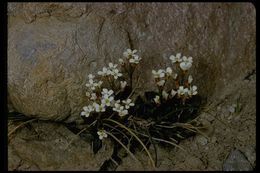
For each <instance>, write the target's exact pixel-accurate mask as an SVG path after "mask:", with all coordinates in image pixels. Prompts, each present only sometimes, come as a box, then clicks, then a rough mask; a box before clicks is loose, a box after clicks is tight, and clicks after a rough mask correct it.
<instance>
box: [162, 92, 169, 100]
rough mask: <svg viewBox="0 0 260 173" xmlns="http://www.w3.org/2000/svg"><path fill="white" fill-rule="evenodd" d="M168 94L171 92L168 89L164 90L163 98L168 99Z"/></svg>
mask: <svg viewBox="0 0 260 173" xmlns="http://www.w3.org/2000/svg"><path fill="white" fill-rule="evenodd" d="M168 96H169V94H168V93H167V92H166V91H163V92H162V97H163V99H165V100H167V99H168Z"/></svg>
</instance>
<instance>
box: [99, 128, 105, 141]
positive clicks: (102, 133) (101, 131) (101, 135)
mask: <svg viewBox="0 0 260 173" xmlns="http://www.w3.org/2000/svg"><path fill="white" fill-rule="evenodd" d="M97 134H98V136H99V139H100V140H102V139H103V138H107V132H106V131H105V130H99V131H98V132H97Z"/></svg>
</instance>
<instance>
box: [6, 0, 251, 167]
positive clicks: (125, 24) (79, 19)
mask: <svg viewBox="0 0 260 173" xmlns="http://www.w3.org/2000/svg"><path fill="white" fill-rule="evenodd" d="M255 43H256V13H255V8H254V6H253V5H252V4H250V3H9V4H8V106H9V109H10V110H15V111H17V112H20V113H23V114H25V115H27V116H30V117H37V118H39V119H43V120H52V121H65V122H67V123H68V122H75V121H76V122H80V121H81V118H80V112H81V109H82V107H83V106H84V105H85V104H86V100H85V97H84V96H85V83H86V80H87V75H88V74H89V73H96V72H97V69H100V68H102V67H103V66H104V65H105V64H107V63H108V62H110V61H111V62H115V63H116V62H117V60H118V58H120V57H122V53H123V51H124V50H125V49H127V48H134V49H138V50H140V51H139V55H140V56H141V57H142V58H143V59H142V61H141V64H140V65H141V66H143V67H145V68H141V69H139V71H138V72H137V73H138V74H140V75H141V76H142V81H141V82H142V88H141V89H140V91H141V90H143V91H144V90H145V91H146V90H153V89H154V86H153V85H152V83H151V82H152V80H151V79H152V75H151V70H152V69H154V68H156V69H158V68H160V67H165V66H166V65H170V61H169V60H168V57H169V56H170V55H171V54H176V53H178V52H181V53H183V54H184V55H187V56H192V57H193V60H194V63H193V67H192V70H191V73H192V74H193V78H194V83H195V84H196V85H197V86H198V89H199V93H200V95H201V96H203V97H204V98H205V101H206V102H207V103H206V106H205V107H206V109H205V111H204V112H201V115H200V117H199V118H200V119H201V121H202V122H203V123H204V124H206V125H208V127H209V132H208V136H209V139H206V138H204V137H202V136H196V137H194V138H190V139H188V140H185V141H183V142H182V143H181V145H182V146H183V147H185V148H186V149H187V150H188V152H187V153H183V152H182V151H179V150H178V149H177V148H175V149H172V150H170V151H168V150H167V149H164V148H160V152H159V156H158V157H159V158H158V159H159V167H158V170H222V169H224V170H239V169H247V170H251V169H253V167H254V165H255V143H256V140H255V122H256V121H255V116H256V111H255V108H256V102H255V99H256V87H255V66H256V63H255V62H256V56H255V48H256V45H255ZM233 104H236V105H239V106H240V107H242V109H241V110H238V109H236V108H235V107H234V105H233ZM232 107H233V108H232ZM31 124H32V126H33V127H34V129H35V130H36V132H37V133H36V134H37V135H36V136H38V137H35V134H34V133H33V132H32V130H29V129H26V128H23V129H22V130H20V131H18V132H17V133H16V134H15V136H14V137H13V138H12V139H10V141H9V146H8V153H9V155H8V167H9V170H98V169H99V167H100V165H102V163H103V162H104V160H105V159H107V158H108V157H109V156H110V154H109V153H111V147H109V146H110V145H109V143H108V144H107V145H105V146H104V147H103V148H102V150H101V151H100V152H99V153H98V154H97V155H95V156H94V155H93V154H92V153H91V149H90V148H91V146H90V144H89V143H87V142H85V141H82V140H80V139H77V140H75V141H74V143H73V145H70V146H69V147H67V148H66V145H67V144H68V143H69V141H71V139H74V138H76V137H75V135H74V134H73V133H72V132H70V131H68V130H67V129H66V128H65V127H64V126H62V125H59V124H55V123H40V122H33V123H31ZM8 128H9V130H10V129H13V128H14V126H13V125H12V124H11V123H9V126H8ZM73 135H74V136H73ZM28 138H29V140H28ZM151 150H152V148H151ZM83 153H84V154H83ZM137 156H138V158H139V159H140V160H142V159H143V163H146V161H147V158H145V157H146V155H145V154H139V155H138V153H137ZM232 159H233V160H232ZM134 169H136V170H150V169H151V167H149V165H148V164H147V165H145V164H140V163H135V162H134V161H132V160H131V158H130V157H126V158H125V159H124V160H123V163H122V165H120V166H119V167H118V168H117V170H134Z"/></svg>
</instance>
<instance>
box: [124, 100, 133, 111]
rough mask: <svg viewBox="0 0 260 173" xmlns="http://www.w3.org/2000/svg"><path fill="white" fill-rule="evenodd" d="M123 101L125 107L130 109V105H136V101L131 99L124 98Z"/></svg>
mask: <svg viewBox="0 0 260 173" xmlns="http://www.w3.org/2000/svg"><path fill="white" fill-rule="evenodd" d="M122 102H123V103H124V104H125V108H126V109H129V108H130V106H134V105H135V104H134V103H132V100H131V99H127V100H123V101H122Z"/></svg>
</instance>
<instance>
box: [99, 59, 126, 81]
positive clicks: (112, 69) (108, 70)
mask: <svg viewBox="0 0 260 173" xmlns="http://www.w3.org/2000/svg"><path fill="white" fill-rule="evenodd" d="M98 75H100V76H110V75H111V76H113V77H114V79H118V78H119V77H121V76H122V73H121V72H120V71H119V70H118V69H117V64H113V63H111V62H110V63H109V64H108V67H103V69H102V71H99V72H98Z"/></svg>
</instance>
